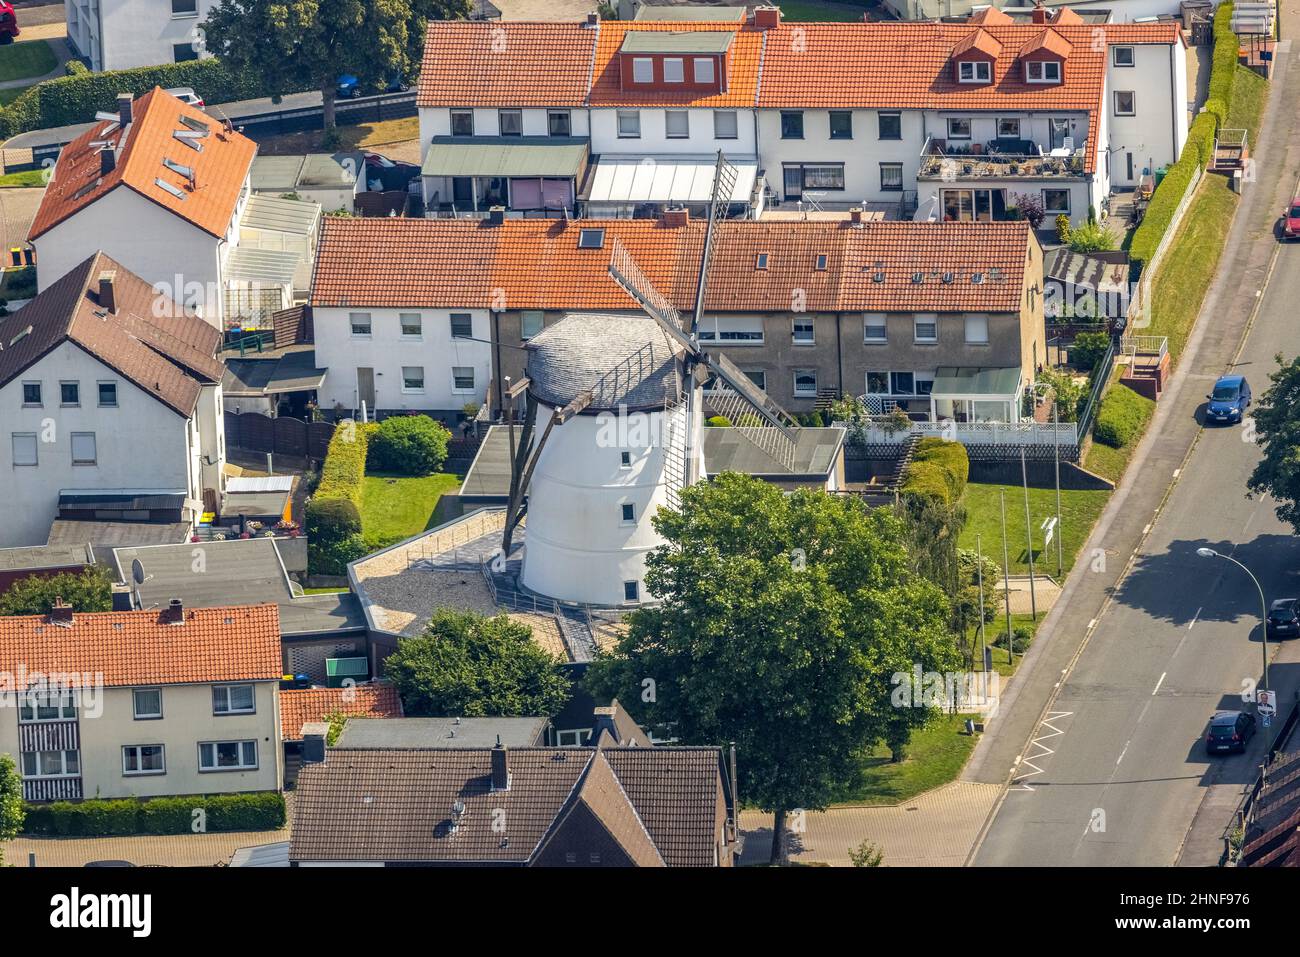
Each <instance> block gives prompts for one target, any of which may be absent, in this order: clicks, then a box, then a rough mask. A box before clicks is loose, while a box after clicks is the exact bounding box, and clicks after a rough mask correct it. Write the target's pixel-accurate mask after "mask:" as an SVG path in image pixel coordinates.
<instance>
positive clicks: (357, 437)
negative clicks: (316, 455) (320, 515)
mask: <svg viewBox="0 0 1300 957" xmlns="http://www.w3.org/2000/svg"><path fill="white" fill-rule="evenodd" d="M373 430H374V427H373V425H361V424H360V423H356V422H353V421H352V420H351V419H345V420H344V421H342V422H340V423H339V424H338V427H337V428H336V429H335V430H334V437H333V438H331V439H330V444H329V448H328V449H326V451H325V462H324V464H322V465H321V470H320V484H319V485H317V486H316V494H315V495H314V496H313V499H323V498H344V499H347V500H348V501H349V502H351V503H352V504H353V505H355V506H357V508H360V507H361V490H362V487H363V479H364V478H365V476H366V450H367V445H368V444H369V438H370V433H371V432H372V431H373Z"/></svg>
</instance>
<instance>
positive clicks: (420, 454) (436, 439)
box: [366, 415, 451, 475]
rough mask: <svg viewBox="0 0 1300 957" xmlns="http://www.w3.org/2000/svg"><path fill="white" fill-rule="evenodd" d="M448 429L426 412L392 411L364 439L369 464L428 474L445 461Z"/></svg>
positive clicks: (375, 467)
mask: <svg viewBox="0 0 1300 957" xmlns="http://www.w3.org/2000/svg"><path fill="white" fill-rule="evenodd" d="M450 440H451V433H450V432H448V431H447V429H446V427H445V426H444V425H443V424H442V423H441V422H439V421H437V420H436V419H432V418H430V417H429V416H427V415H393V416H389V417H388V418H387V419H384V421H383V422H381V423H379V427H378V428H377V429H375V431H374V434H373V435H371V436H370V438H369V439H368V441H367V448H366V458H367V460H368V461H369V464H370V468H371V469H372V470H374V471H379V472H397V473H399V474H401V475H432V474H433V473H434V472H436V471H438V469H440V468H442V463H443V462H445V461H447V443H448V442H449V441H450Z"/></svg>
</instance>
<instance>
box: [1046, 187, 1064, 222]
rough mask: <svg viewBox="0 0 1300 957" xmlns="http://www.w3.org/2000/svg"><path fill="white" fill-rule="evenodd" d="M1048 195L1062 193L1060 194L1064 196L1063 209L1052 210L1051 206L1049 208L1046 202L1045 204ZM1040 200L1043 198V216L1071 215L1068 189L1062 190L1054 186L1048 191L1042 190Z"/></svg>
mask: <svg viewBox="0 0 1300 957" xmlns="http://www.w3.org/2000/svg"><path fill="white" fill-rule="evenodd" d="M1048 193H1062V194H1064V195H1065V206H1064V207H1063V208H1059V209H1057V208H1053V207H1052V206H1050V205H1049V204H1048V202H1047V194H1048ZM1042 198H1043V212H1044V213H1045V214H1047V215H1048V216H1062V215H1064V216H1069V215H1071V213H1070V200H1071V197H1070V191H1069V190H1068V189H1063V188H1061V187H1059V186H1054V187H1052V188H1050V189H1047V188H1044V189H1043V191H1042Z"/></svg>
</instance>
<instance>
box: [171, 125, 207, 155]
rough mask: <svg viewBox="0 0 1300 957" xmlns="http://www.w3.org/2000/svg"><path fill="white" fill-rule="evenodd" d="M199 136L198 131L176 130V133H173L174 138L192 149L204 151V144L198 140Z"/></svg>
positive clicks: (198, 151) (197, 151) (199, 151)
mask: <svg viewBox="0 0 1300 957" xmlns="http://www.w3.org/2000/svg"><path fill="white" fill-rule="evenodd" d="M198 136H199V134H198V133H191V132H190V131H188V130H176V131H175V132H174V133H172V137H173V138H174V139H176V140H179V141H180V142H182V143H184V144H185V145H186V146H188V147H189V148H190V149H192V150H194V152H196V153H202V152H203V144H202V143H200V142H199V141H198Z"/></svg>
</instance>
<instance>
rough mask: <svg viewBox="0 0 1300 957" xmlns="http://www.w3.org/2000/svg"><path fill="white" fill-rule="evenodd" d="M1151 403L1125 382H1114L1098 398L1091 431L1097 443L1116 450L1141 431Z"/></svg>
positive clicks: (1149, 411)
mask: <svg viewBox="0 0 1300 957" xmlns="http://www.w3.org/2000/svg"><path fill="white" fill-rule="evenodd" d="M1154 411H1155V403H1154V402H1152V401H1151V400H1150V399H1148V398H1147V397H1146V396H1143V395H1138V394H1137V393H1136V392H1134V391H1133V390H1132V389H1130V388H1129V387H1128V386H1126V385H1119V384H1118V383H1116V384H1115V386H1113V387H1112V388H1111V390H1110V391H1109V392H1107V393H1106V395H1105V397H1104V398H1102V400H1101V408H1100V409H1099V410H1098V411H1097V424H1096V426H1094V428H1093V431H1092V434H1093V438H1095V439H1096V440H1097V441H1098V442H1101V443H1103V444H1104V445H1109V446H1110V447H1111V448H1114V449H1120V448H1123V447H1124V446H1126V445H1128V444H1129V443H1130V442H1132V441H1133V440H1134V439H1136V438H1137V437H1138V436H1140V435H1141V434H1142V430H1143V429H1145V428H1146V424H1147V420H1148V419H1150V418H1151V414H1152V412H1154Z"/></svg>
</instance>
